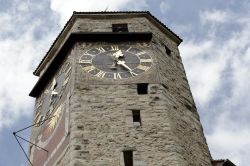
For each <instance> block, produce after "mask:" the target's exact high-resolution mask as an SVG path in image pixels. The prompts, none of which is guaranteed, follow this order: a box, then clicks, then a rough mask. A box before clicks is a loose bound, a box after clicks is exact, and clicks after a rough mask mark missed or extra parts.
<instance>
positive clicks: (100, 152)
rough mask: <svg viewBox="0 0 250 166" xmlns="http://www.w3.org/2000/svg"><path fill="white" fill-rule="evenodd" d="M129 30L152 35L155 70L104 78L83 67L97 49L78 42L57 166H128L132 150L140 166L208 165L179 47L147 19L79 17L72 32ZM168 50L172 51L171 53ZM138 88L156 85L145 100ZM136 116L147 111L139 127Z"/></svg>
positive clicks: (151, 87) (149, 48)
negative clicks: (65, 139)
mask: <svg viewBox="0 0 250 166" xmlns="http://www.w3.org/2000/svg"><path fill="white" fill-rule="evenodd" d="M114 23H128V27H129V31H130V32H152V33H153V38H152V40H151V41H150V42H147V45H148V46H147V47H144V46H143V47H142V46H140V44H138V43H136V42H126V44H132V45H137V46H138V47H142V48H143V49H144V50H145V51H147V52H149V54H150V55H151V56H152V58H153V61H154V65H153V66H152V68H151V69H150V70H149V71H147V72H146V73H144V74H142V75H139V76H137V77H135V78H133V79H124V80H111V79H100V78H97V77H94V76H91V75H90V74H88V73H85V72H84V71H83V70H82V68H81V66H80V65H79V64H78V63H77V62H78V59H79V58H80V56H81V54H83V53H84V52H85V51H86V50H88V49H90V48H91V47H93V46H97V45H103V44H108V43H101V42H96V43H84V42H81V43H76V44H75V46H74V48H75V49H74V52H73V53H72V54H71V55H72V57H71V59H72V77H71V80H70V87H69V94H70V95H69V111H70V120H69V122H70V126H69V127H70V128H69V138H70V139H69V145H68V148H67V149H66V151H65V153H63V156H62V157H61V159H60V160H58V161H57V164H56V165H63V166H64V165H65V166H66V165H69V166H82V165H87V166H124V161H123V151H126V150H132V151H133V155H134V166H153V165H155V166H169V165H178V166H187V165H190V166H196V165H197V166H209V165H211V155H210V153H209V149H208V146H207V144H206V140H205V137H204V134H203V129H202V126H201V124H200V120H199V116H198V113H197V110H196V107H195V103H194V100H193V97H192V94H191V91H190V87H189V84H188V81H187V78H186V74H185V70H184V67H183V64H182V60H181V57H180V55H179V51H178V46H177V44H176V43H175V42H173V41H172V40H171V39H170V38H169V37H167V35H166V34H165V33H164V32H163V31H161V30H159V29H158V28H156V26H155V25H154V24H153V23H152V22H151V21H149V20H148V19H147V18H144V17H135V18H133V17H132V16H130V17H129V18H126V19H116V18H115V17H114V18H112V19H108V18H106V19H97V18H96V19H94V18H93V19H91V18H85V19H84V18H78V19H76V22H75V24H74V25H73V28H72V30H71V32H111V31H112V28H111V27H112V24H114ZM165 46H167V47H168V48H170V50H171V51H172V52H171V54H170V55H167V54H166V52H165ZM137 83H149V86H148V91H149V93H148V94H146V95H138V94H137ZM132 110H140V113H141V126H139V127H138V126H134V124H133V119H132Z"/></svg>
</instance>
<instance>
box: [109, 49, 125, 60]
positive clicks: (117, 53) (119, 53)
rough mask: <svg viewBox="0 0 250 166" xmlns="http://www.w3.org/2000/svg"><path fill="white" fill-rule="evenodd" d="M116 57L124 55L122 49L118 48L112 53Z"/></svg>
mask: <svg viewBox="0 0 250 166" xmlns="http://www.w3.org/2000/svg"><path fill="white" fill-rule="evenodd" d="M112 55H113V57H114V58H115V59H118V58H119V57H123V53H122V50H118V51H116V52H115V53H113V54H112Z"/></svg>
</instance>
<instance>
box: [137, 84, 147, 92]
mask: <svg viewBox="0 0 250 166" xmlns="http://www.w3.org/2000/svg"><path fill="white" fill-rule="evenodd" d="M137 93H138V94H139V95H143V94H148V84H147V83H141V84H137Z"/></svg>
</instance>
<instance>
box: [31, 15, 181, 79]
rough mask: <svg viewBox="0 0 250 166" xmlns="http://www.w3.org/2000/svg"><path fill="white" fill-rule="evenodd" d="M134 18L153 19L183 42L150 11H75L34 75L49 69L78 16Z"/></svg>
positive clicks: (167, 32)
mask: <svg viewBox="0 0 250 166" xmlns="http://www.w3.org/2000/svg"><path fill="white" fill-rule="evenodd" d="M130 17H131V18H133V17H145V18H147V19H148V20H149V21H151V22H152V23H153V24H154V25H155V26H156V27H158V28H159V29H160V30H161V31H162V32H163V33H165V34H166V35H167V36H168V37H169V38H171V39H172V40H173V41H174V42H175V43H176V44H177V45H179V44H180V43H181V42H182V39H181V38H180V37H179V36H178V35H176V34H175V33H174V32H173V31H171V30H170V29H169V28H168V27H167V26H166V25H164V24H163V23H162V22H160V21H159V20H158V19H157V18H155V17H154V16H153V15H152V14H151V13H150V12H148V11H127V12H74V13H73V15H72V16H71V18H70V19H69V21H68V22H67V23H66V25H65V26H64V28H63V30H62V31H61V33H60V34H59V35H58V37H57V38H56V40H55V41H54V43H53V44H52V45H51V47H50V49H49V51H48V52H47V53H46V55H45V57H44V58H43V59H42V61H41V62H40V64H39V65H38V67H37V68H36V70H35V71H34V72H33V74H34V75H36V76H40V75H41V72H42V71H45V70H47V69H46V68H48V65H49V64H50V63H49V62H50V61H51V60H52V59H53V58H54V57H55V56H56V54H58V52H59V51H60V50H61V49H63V48H62V46H63V45H64V43H65V42H66V41H65V40H67V39H68V38H69V37H70V36H72V34H71V30H72V27H73V25H74V23H75V20H76V19H78V18H92V19H94V18H95V19H96V18H98V19H101V18H105V19H111V18H116V19H119V18H121V19H122V18H130Z"/></svg>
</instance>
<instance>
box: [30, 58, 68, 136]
mask: <svg viewBox="0 0 250 166" xmlns="http://www.w3.org/2000/svg"><path fill="white" fill-rule="evenodd" d="M71 72H72V65H71V63H70V62H69V61H66V62H65V64H64V65H62V68H61V69H60V70H59V71H58V73H57V74H56V75H55V77H53V78H52V80H51V81H50V82H49V84H48V86H47V88H45V89H44V91H43V93H42V94H41V95H40V101H39V102H38V104H37V105H38V106H36V109H37V111H36V115H35V118H34V123H35V124H36V125H35V126H36V127H40V128H44V127H43V125H44V123H45V121H46V119H48V118H49V117H50V116H51V113H53V112H54V110H55V109H56V108H57V106H58V105H59V104H60V100H61V98H62V95H63V92H64V91H65V90H66V87H67V85H68V83H69V80H70V77H71ZM62 78H63V81H62V82H61V83H60V87H59V86H58V81H59V80H60V79H62ZM53 92H56V93H57V94H55V95H54V96H53V94H52V93H53ZM39 130H43V129H39ZM39 133H40V132H39Z"/></svg>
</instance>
